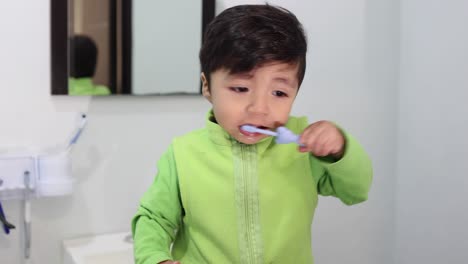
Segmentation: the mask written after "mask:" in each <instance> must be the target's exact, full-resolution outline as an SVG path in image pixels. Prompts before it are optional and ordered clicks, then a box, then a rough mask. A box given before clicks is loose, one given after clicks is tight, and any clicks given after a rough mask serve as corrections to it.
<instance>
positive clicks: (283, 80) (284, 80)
mask: <svg viewBox="0 0 468 264" xmlns="http://www.w3.org/2000/svg"><path fill="white" fill-rule="evenodd" d="M273 80H274V81H276V82H280V83H284V84H286V85H287V86H289V87H291V88H294V87H296V86H295V85H294V81H293V80H291V79H290V78H283V77H276V78H274V79H273Z"/></svg>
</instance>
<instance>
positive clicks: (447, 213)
mask: <svg viewBox="0 0 468 264" xmlns="http://www.w3.org/2000/svg"><path fill="white" fill-rule="evenodd" d="M401 8H402V9H401V11H402V12H401V18H402V19H401V33H402V34H401V68H400V73H401V83H400V89H399V102H400V107H399V115H398V120H399V122H398V126H399V131H398V139H399V140H398V167H397V170H398V184H397V188H396V190H397V193H396V197H397V199H396V201H397V218H396V231H397V238H396V242H397V243H396V263H398V264H406V263H428V264H432V263H434V264H435V263H454V264H455V263H460V264H461V263H467V260H466V257H467V249H468V242H467V237H468V228H467V227H466V225H467V223H468V210H467V208H468V195H467V194H466V192H467V190H468V162H467V158H468V140H467V135H468V104H467V100H468V89H467V88H468V31H467V28H466V25H467V24H468V2H467V1H457V0H448V1H447V0H430V1H422V0H421V1H417V0H407V1H402V6H401Z"/></svg>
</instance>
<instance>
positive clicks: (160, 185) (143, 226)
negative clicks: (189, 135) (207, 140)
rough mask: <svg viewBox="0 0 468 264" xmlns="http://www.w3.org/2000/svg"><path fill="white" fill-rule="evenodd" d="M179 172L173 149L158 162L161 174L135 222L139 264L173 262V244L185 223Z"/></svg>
mask: <svg viewBox="0 0 468 264" xmlns="http://www.w3.org/2000/svg"><path fill="white" fill-rule="evenodd" d="M179 197H180V195H179V187H178V180H177V170H176V164H175V161H174V155H173V150H172V147H170V148H169V150H168V151H167V152H166V153H165V154H164V155H163V156H162V157H161V159H160V160H159V162H158V173H157V176H156V178H155V180H154V182H153V184H152V185H151V186H150V188H149V190H148V191H147V192H146V193H145V194H144V195H143V197H142V199H141V201H140V205H139V208H138V211H137V214H136V215H135V216H134V217H133V219H132V234H133V239H134V257H135V263H136V264H156V263H159V262H161V261H164V260H171V259H172V256H171V253H170V246H171V243H172V242H173V241H174V239H175V236H176V233H177V229H178V227H179V224H180V222H181V219H182V217H181V216H182V212H183V209H182V206H181V202H180V198H179Z"/></svg>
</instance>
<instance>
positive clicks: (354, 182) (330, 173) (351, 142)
mask: <svg viewBox="0 0 468 264" xmlns="http://www.w3.org/2000/svg"><path fill="white" fill-rule="evenodd" d="M342 132H343V131H342ZM343 135H344V137H345V140H346V146H345V152H344V155H343V157H342V158H341V159H340V160H338V161H336V162H327V161H326V159H318V158H317V157H314V156H311V168H312V173H313V175H314V178H315V181H316V183H317V190H318V193H319V194H321V195H324V196H329V195H332V196H335V197H337V198H339V199H340V200H341V201H342V202H343V203H345V204H347V205H352V204H357V203H360V202H363V201H365V200H367V196H368V193H369V190H370V186H371V182H372V164H371V161H370V159H369V157H368V155H367V154H366V152H365V151H364V149H363V148H362V146H361V145H360V144H359V143H358V142H357V141H356V140H355V139H354V138H352V137H351V135H349V134H347V133H346V132H343Z"/></svg>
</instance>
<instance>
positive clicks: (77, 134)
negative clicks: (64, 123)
mask: <svg viewBox="0 0 468 264" xmlns="http://www.w3.org/2000/svg"><path fill="white" fill-rule="evenodd" d="M85 125H86V115H85V114H81V122H80V124H79V125H78V129H77V131H76V133H75V134H74V135H73V137H72V138H71V140H70V142H69V144H68V147H69V148H70V147H71V146H72V145H73V144H75V143H76V141H78V138H79V137H80V135H81V132H82V131H83V128H84V127H85Z"/></svg>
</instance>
